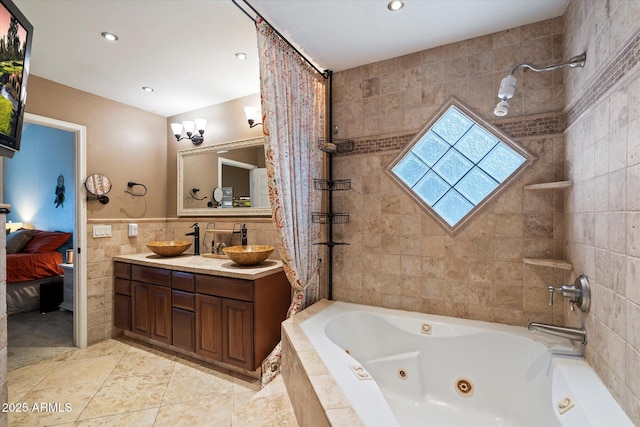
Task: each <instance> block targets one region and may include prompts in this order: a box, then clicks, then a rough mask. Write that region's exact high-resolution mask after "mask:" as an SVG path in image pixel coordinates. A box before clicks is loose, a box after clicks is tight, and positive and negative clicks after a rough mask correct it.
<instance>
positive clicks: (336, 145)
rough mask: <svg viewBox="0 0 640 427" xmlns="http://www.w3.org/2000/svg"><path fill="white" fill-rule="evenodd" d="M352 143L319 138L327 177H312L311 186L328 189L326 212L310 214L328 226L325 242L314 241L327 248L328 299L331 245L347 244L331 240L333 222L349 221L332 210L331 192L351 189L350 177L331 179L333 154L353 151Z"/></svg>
mask: <svg viewBox="0 0 640 427" xmlns="http://www.w3.org/2000/svg"><path fill="white" fill-rule="evenodd" d="M354 145H355V144H354V142H353V141H352V140H349V139H332V138H320V139H319V140H318V148H319V149H320V150H322V151H324V152H325V153H327V154H328V162H327V164H328V172H327V179H314V180H313V186H314V188H315V189H316V190H322V191H328V192H329V194H328V196H329V197H328V199H327V212H313V213H312V214H311V221H312V222H314V223H316V224H327V225H328V226H329V229H328V230H327V238H328V240H327V241H326V242H318V243H314V245H325V246H327V248H328V249H329V254H328V258H329V262H328V265H329V269H330V271H329V274H328V280H329V286H328V287H327V290H328V295H327V297H328V299H330V300H331V299H333V295H332V290H333V286H332V282H333V277H332V276H333V274H332V272H331V269H332V268H331V267H332V264H333V247H334V246H337V245H348V243H345V242H336V241H334V240H333V224H346V223H348V222H349V214H348V213H346V212H334V211H333V192H334V191H345V190H351V180H350V179H335V180H334V179H333V155H334V154H343V153H350V152H352V151H353V147H354Z"/></svg>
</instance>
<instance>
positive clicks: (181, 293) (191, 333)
mask: <svg viewBox="0 0 640 427" xmlns="http://www.w3.org/2000/svg"><path fill="white" fill-rule="evenodd" d="M195 311H196V295H195V275H194V274H193V273H187V272H183V271H172V272H171V320H172V334H173V345H174V346H176V347H179V348H182V349H184V350H187V351H191V352H195V351H196V313H195Z"/></svg>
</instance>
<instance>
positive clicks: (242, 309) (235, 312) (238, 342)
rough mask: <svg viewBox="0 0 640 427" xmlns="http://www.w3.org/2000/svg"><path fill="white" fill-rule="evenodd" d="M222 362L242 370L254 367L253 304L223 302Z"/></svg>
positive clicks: (233, 301)
mask: <svg viewBox="0 0 640 427" xmlns="http://www.w3.org/2000/svg"><path fill="white" fill-rule="evenodd" d="M222 339H223V345H222V348H223V356H222V361H223V362H225V363H229V364H230V365H234V366H238V367H240V368H244V369H248V370H250V371H252V370H254V366H253V304H252V303H250V302H244V301H237V300H232V299H226V298H225V299H223V300H222Z"/></svg>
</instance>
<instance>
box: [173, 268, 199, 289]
mask: <svg viewBox="0 0 640 427" xmlns="http://www.w3.org/2000/svg"><path fill="white" fill-rule="evenodd" d="M171 288H172V289H179V290H181V291H187V292H194V291H195V290H196V281H195V274H193V273H186V272H184V271H172V272H171Z"/></svg>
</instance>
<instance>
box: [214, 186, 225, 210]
mask: <svg viewBox="0 0 640 427" xmlns="http://www.w3.org/2000/svg"><path fill="white" fill-rule="evenodd" d="M222 195H223V193H222V188H220V187H216V188H214V189H213V195H212V198H213V200H214V201H215V202H216V203H217V204H218V206H220V203H222Z"/></svg>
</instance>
